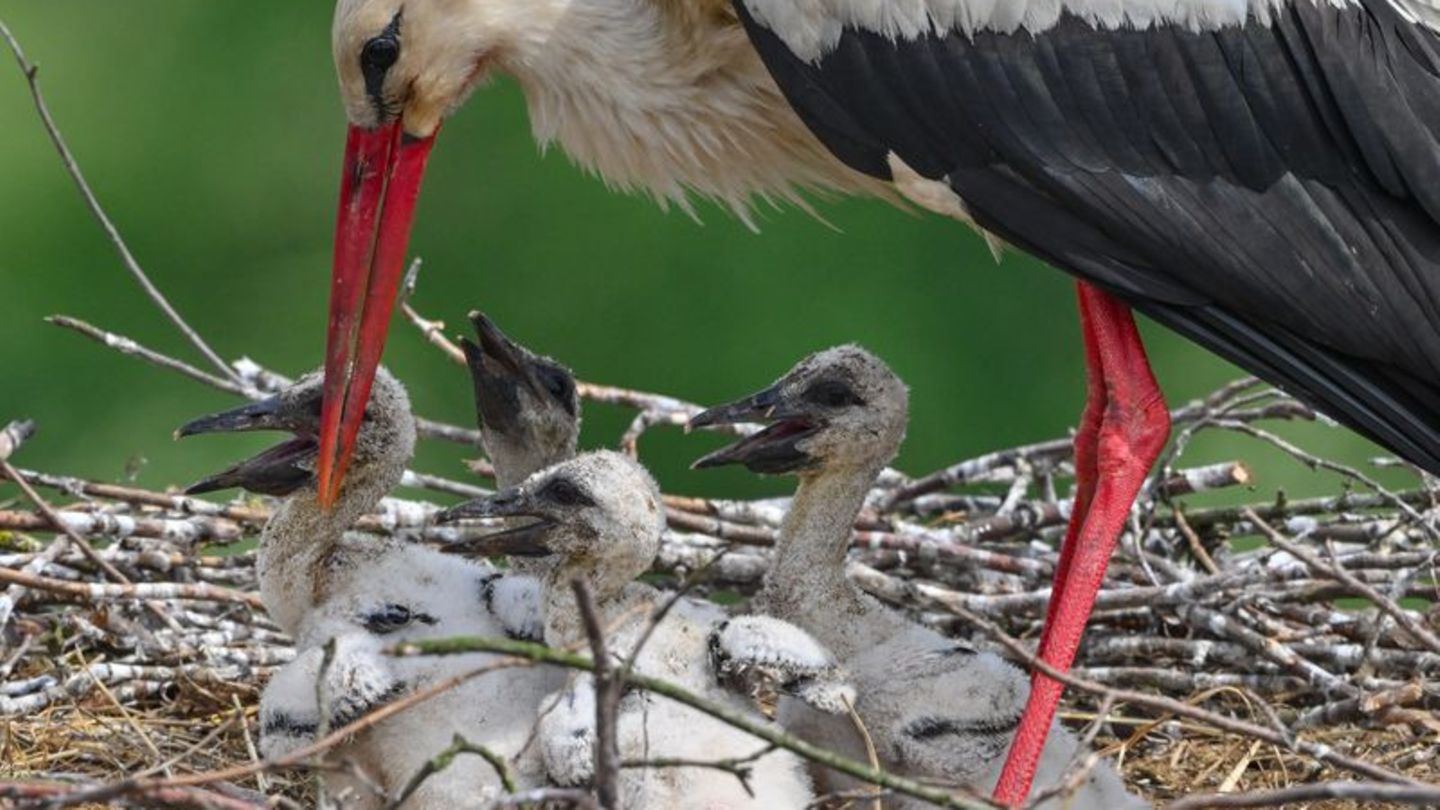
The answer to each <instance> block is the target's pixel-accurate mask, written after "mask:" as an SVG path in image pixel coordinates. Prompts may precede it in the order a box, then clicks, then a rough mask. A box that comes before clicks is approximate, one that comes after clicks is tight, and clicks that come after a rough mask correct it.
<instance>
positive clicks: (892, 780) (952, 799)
mask: <svg viewBox="0 0 1440 810" xmlns="http://www.w3.org/2000/svg"><path fill="white" fill-rule="evenodd" d="M389 652H390V653H391V654H393V655H400V656H407V655H456V654H460V653H471V652H489V653H498V654H501V655H511V656H517V657H521V658H526V659H529V660H531V661H536V662H539V663H544V664H552V665H555V666H562V667H567V668H569V669H577V670H581V671H584V672H594V671H595V663H594V662H593V661H592V660H591V659H589V658H586V657H584V656H582V655H578V654H576V653H572V652H567V651H565V650H555V649H551V648H550V647H546V646H543V645H540V644H534V643H530V642H525V641H514V640H511V639H500V638H480V637H473V636H465V637H459V638H448V639H427V640H424V641H415V642H406V643H402V644H399V645H397V646H395V647H393V648H391V649H390V650H389ZM624 682H625V683H626V684H627V685H629V686H634V687H637V688H639V689H644V690H646V691H649V692H654V693H655V694H657V695H661V696H663V697H667V698H670V699H671V700H674V701H677V702H679V703H681V704H683V705H686V706H689V707H690V708H692V709H695V710H697V711H700V712H704V713H705V714H708V715H710V716H711V717H714V718H715V719H716V720H719V721H720V722H722V723H726V724H728V725H730V726H734V727H735V728H738V729H740V730H741V731H744V732H746V733H748V734H750V735H751V736H753V737H757V738H759V739H761V740H764V741H765V742H768V743H770V744H772V745H774V746H775V747H777V748H783V749H785V750H787V751H791V752H794V753H795V754H797V755H799V756H801V757H803V758H805V759H808V760H810V761H812V762H817V763H819V764H821V765H824V766H826V767H828V768H832V769H834V770H837V771H840V772H841V773H844V774H847V775H849V776H852V777H854V778H856V779H859V780H861V781H863V782H867V783H869V784H874V785H880V786H881V787H886V788H890V789H892V790H894V791H895V792H897V793H903V794H905V795H907V796H913V797H915V798H917V799H922V800H924V801H927V802H930V803H932V804H936V805H939V806H940V807H948V808H956V809H958V810H992V809H993V808H994V807H995V805H994V804H992V803H991V802H989V801H986V800H984V799H979V798H972V797H969V796H962V795H955V794H952V793H949V792H947V791H944V790H940V789H937V788H933V787H930V786H929V785H924V784H921V783H919V782H916V781H914V780H911V779H906V778H905V777H902V776H896V775H895V774H892V773H889V772H887V771H884V770H881V769H878V768H872V767H870V766H869V765H866V764H865V763H863V762H859V761H857V760H853V759H850V758H849V757H845V756H841V755H839V754H836V753H834V752H832V751H828V750H826V749H824V748H820V747H819V746H815V745H812V744H810V743H807V742H805V741H804V740H801V739H800V738H798V737H794V736H791V735H789V734H787V733H785V732H783V731H780V730H779V729H778V728H776V727H774V726H773V725H770V724H768V723H760V722H756V721H755V720H752V719H751V718H749V717H747V716H746V715H745V714H744V713H743V712H739V711H736V710H734V709H732V708H730V707H728V706H725V705H722V704H718V703H714V702H711V701H709V700H706V699H705V698H702V697H700V696H698V695H695V694H693V693H692V692H690V691H688V690H685V689H682V688H680V687H678V686H676V685H674V684H672V683H669V682H668V681H662V680H660V679H658V678H651V677H649V676H646V675H641V674H638V673H630V674H628V675H625V676H624Z"/></svg>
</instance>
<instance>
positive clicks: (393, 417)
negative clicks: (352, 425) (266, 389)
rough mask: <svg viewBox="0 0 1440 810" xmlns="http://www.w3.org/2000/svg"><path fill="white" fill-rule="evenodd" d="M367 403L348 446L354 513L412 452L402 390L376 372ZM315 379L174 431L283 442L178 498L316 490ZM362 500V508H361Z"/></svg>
mask: <svg viewBox="0 0 1440 810" xmlns="http://www.w3.org/2000/svg"><path fill="white" fill-rule="evenodd" d="M375 381H376V385H375V397H374V399H373V400H372V401H371V402H370V403H369V404H368V406H367V407H365V409H364V410H363V412H362V413H361V417H360V421H361V425H362V429H361V431H360V433H359V436H358V440H357V441H356V443H355V475H354V476H352V478H351V480H350V481H349V482H348V483H347V485H346V495H345V497H346V498H347V499H349V500H354V501H355V502H356V503H358V504H359V506H360V507H361V508H368V507H369V506H372V505H373V504H374V502H375V501H378V500H379V499H380V498H381V497H382V496H383V495H384V494H385V493H387V492H389V491H390V490H391V489H392V488H394V486H395V485H396V484H398V483H399V482H400V477H401V476H402V475H403V474H404V471H405V465H406V463H408V462H409V460H410V457H411V455H413V453H414V449H415V419H414V417H413V416H412V415H411V413H410V398H409V396H408V395H407V394H406V393H405V386H404V385H402V384H401V383H400V381H399V380H397V379H395V378H394V377H393V376H391V375H390V373H389V372H387V371H385V370H384V369H383V368H382V369H380V370H379V372H378V374H377V376H376V380H375ZM321 389H322V382H321V376H320V374H318V373H311V374H306V375H305V376H303V377H301V378H300V379H298V380H296V381H295V383H294V384H292V385H291V386H290V387H289V388H286V389H285V390H283V391H281V392H279V393H277V394H275V395H274V396H271V397H269V398H267V399H263V400H260V401H258V402H252V403H250V404H248V405H242V406H240V407H238V408H232V409H231V410H228V411H222V412H220V413H216V414H211V415H209V416H202V417H200V418H199V419H194V420H192V421H190V422H187V423H186V424H185V425H183V426H181V427H180V429H179V430H177V431H175V436H176V438H181V437H185V436H194V435H197V434H201V433H237V432H248V431H278V432H283V433H289V434H290V438H289V439H287V440H285V441H283V442H281V443H280V444H277V445H275V446H274V447H272V448H270V449H269V450H266V451H264V452H262V453H260V454H259V455H257V456H255V457H253V458H250V459H247V460H245V461H242V462H240V463H239V464H236V465H234V466H232V467H230V468H228V469H226V470H224V471H222V472H219V473H216V474H215V475H212V476H209V477H208V478H205V479H204V480H202V481H199V482H197V483H195V484H192V485H191V486H190V487H189V488H188V489H186V494H191V495H193V494H198V493H201V492H213V491H215V490H221V489H229V488H231V487H239V488H241V489H245V490H248V491H250V492H255V493H260V494H265V495H277V496H286V495H291V494H295V493H298V492H301V491H303V490H307V489H309V490H310V491H311V492H313V491H314V489H313V488H314V487H315V485H316V480H315V467H316V463H315V462H316V449H317V446H318V438H319V434H320V417H321ZM362 501H368V502H364V503H361V502H362Z"/></svg>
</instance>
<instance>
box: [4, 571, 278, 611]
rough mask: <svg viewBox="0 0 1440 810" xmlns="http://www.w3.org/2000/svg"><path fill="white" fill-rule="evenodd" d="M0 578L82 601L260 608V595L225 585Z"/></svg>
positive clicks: (18, 574) (19, 574)
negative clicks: (201, 603) (148, 601)
mask: <svg viewBox="0 0 1440 810" xmlns="http://www.w3.org/2000/svg"><path fill="white" fill-rule="evenodd" d="M0 581H4V582H11V583H14V584H17V585H23V586H24V587H26V588H33V589H37V590H44V591H50V592H51V593H59V594H64V595H66V596H73V597H76V598H78V599H83V600H85V601H93V600H101V599H196V600H200V601H208V602H237V603H239V604H242V605H248V606H250V607H253V608H256V609H257V610H258V609H260V608H262V607H263V605H262V603H261V602H260V597H259V596H257V595H255V594H250V593H241V592H240V591H235V590H231V589H229V588H218V587H216V586H214V585H209V584H206V583H197V584H194V585H189V584H183V583H177V582H136V583H129V582H117V583H113V584H100V583H93V582H66V581H64V580H61V579H51V578H49V577H40V576H35V575H34V574H27V573H25V572H24V571H13V570H11V569H9V568H0Z"/></svg>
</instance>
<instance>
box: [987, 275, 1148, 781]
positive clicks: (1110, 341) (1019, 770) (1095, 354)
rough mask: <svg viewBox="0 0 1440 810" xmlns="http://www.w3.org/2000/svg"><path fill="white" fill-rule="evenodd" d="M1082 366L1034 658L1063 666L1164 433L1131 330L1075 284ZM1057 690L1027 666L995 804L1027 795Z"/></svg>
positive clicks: (1129, 321) (1110, 305)
mask: <svg viewBox="0 0 1440 810" xmlns="http://www.w3.org/2000/svg"><path fill="white" fill-rule="evenodd" d="M1078 293H1079V299H1080V325H1081V332H1082V334H1083V336H1084V340H1085V368H1086V372H1087V375H1088V377H1087V384H1086V397H1085V411H1084V413H1083V414H1082V415H1081V417H1080V426H1079V429H1078V430H1077V431H1076V433H1075V479H1076V490H1075V505H1074V507H1073V509H1072V510H1071V512H1070V523H1069V525H1068V527H1067V528H1066V531H1065V541H1064V545H1062V546H1061V548H1060V560H1059V562H1058V563H1057V564H1056V566H1055V582H1054V586H1053V587H1052V589H1051V592H1050V606H1049V609H1048V611H1047V612H1046V615H1045V629H1044V632H1043V633H1042V634H1041V636H1040V649H1039V657H1040V660H1042V661H1044V662H1046V663H1047V664H1050V665H1051V666H1053V667H1055V668H1056V669H1059V670H1061V671H1066V670H1069V669H1070V664H1071V663H1072V662H1073V661H1074V660H1075V652H1076V650H1077V649H1078V648H1079V646H1080V637H1081V636H1082V635H1084V633H1085V623H1086V622H1087V621H1089V619H1090V610H1091V608H1092V607H1093V606H1094V604H1095V594H1096V593H1097V592H1099V590H1100V584H1101V582H1102V581H1103V580H1104V578H1105V567H1106V566H1107V565H1108V564H1109V562H1110V555H1111V554H1112V553H1113V552H1114V550H1115V543H1116V541H1117V540H1118V539H1119V537H1120V532H1121V530H1122V529H1124V527H1125V521H1126V520H1127V519H1128V518H1129V515H1130V507H1131V506H1132V505H1133V504H1134V502H1135V497H1136V496H1137V495H1138V494H1139V493H1140V487H1141V485H1143V484H1144V482H1145V476H1146V475H1147V474H1148V473H1149V471H1150V466H1151V465H1152V464H1154V463H1155V459H1156V458H1158V457H1159V456H1160V451H1161V450H1162V449H1163V448H1164V447H1165V441H1166V439H1168V438H1169V436H1170V413H1169V411H1168V410H1167V409H1166V408H1165V400H1164V398H1163V396H1162V395H1161V393H1160V387H1159V386H1158V385H1156V384H1155V376H1154V374H1152V373H1151V371H1150V363H1149V361H1148V360H1147V359H1146V358H1145V346H1144V344H1143V343H1141V341H1140V333H1139V332H1138V331H1136V329H1135V319H1134V317H1133V316H1132V315H1131V314H1130V308H1129V307H1127V306H1126V305H1125V304H1124V303H1123V302H1121V301H1119V300H1117V299H1115V298H1112V297H1111V296H1110V295H1108V294H1106V293H1104V292H1102V291H1101V290H1099V289H1097V288H1095V287H1092V286H1090V285H1088V284H1085V283H1083V282H1082V283H1080V284H1079V285H1078ZM1062 691H1063V686H1062V685H1061V684H1060V682H1059V681H1056V680H1054V679H1052V678H1049V677H1046V676H1045V675H1043V674H1041V673H1039V672H1036V673H1035V675H1034V677H1033V678H1032V680H1031V687H1030V701H1029V702H1028V703H1027V704H1026V705H1025V714H1024V715H1023V716H1022V717H1021V718H1020V725H1019V727H1018V728H1017V729H1016V731H1015V740H1014V742H1012V743H1011V745H1010V756H1009V758H1008V759H1007V760H1006V761H1005V769H1004V770H1003V771H1002V772H1001V774H1000V781H999V783H998V784H996V786H995V796H994V798H995V800H996V801H997V802H1000V803H1001V804H1005V805H1009V806H1016V805H1019V804H1020V803H1022V802H1023V801H1024V800H1025V798H1026V797H1027V796H1028V795H1029V794H1030V783H1031V782H1032V781H1034V779H1035V768H1036V766H1037V765H1038V764H1039V762H1040V752H1041V751H1042V750H1043V749H1044V748H1045V740H1046V738H1047V737H1048V736H1049V734H1050V726H1051V724H1052V723H1053V722H1054V719H1055V709H1056V707H1057V706H1058V705H1059V703H1060V693H1061V692H1062Z"/></svg>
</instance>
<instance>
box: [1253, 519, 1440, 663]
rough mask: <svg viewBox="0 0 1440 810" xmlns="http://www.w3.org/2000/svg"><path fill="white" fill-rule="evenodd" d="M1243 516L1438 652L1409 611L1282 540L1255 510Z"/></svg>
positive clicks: (1439, 641)
mask: <svg viewBox="0 0 1440 810" xmlns="http://www.w3.org/2000/svg"><path fill="white" fill-rule="evenodd" d="M1245 516H1246V517H1248V518H1249V519H1250V521H1251V522H1252V523H1254V524H1255V525H1256V526H1258V527H1259V528H1260V531H1262V532H1264V533H1265V537H1266V538H1267V539H1269V541H1270V542H1271V543H1273V544H1274V545H1275V546H1277V547H1278V548H1280V549H1283V550H1284V551H1285V552H1286V553H1287V554H1289V555H1290V556H1292V557H1295V558H1297V559H1299V560H1300V561H1302V562H1304V563H1305V564H1306V565H1308V566H1310V567H1311V568H1313V569H1315V570H1316V571H1318V572H1320V573H1321V574H1324V575H1325V576H1327V577H1330V578H1331V579H1334V580H1337V581H1338V582H1341V583H1343V584H1344V585H1345V587H1347V588H1349V589H1350V590H1352V591H1354V593H1355V595H1357V596H1361V597H1364V598H1366V599H1369V600H1370V601H1371V602H1372V603H1374V605H1375V607H1376V608H1378V609H1379V610H1380V611H1381V612H1383V613H1384V614H1385V615H1387V616H1389V617H1390V618H1392V619H1394V620H1395V621H1396V622H1399V624H1400V626H1401V627H1404V628H1405V631H1406V632H1407V633H1409V634H1410V635H1411V636H1412V637H1414V638H1415V640H1417V641H1419V642H1420V643H1421V644H1424V645H1425V648H1426V649H1428V650H1430V652H1433V653H1440V638H1437V637H1436V636H1435V634H1434V633H1432V632H1430V631H1429V630H1427V629H1426V628H1425V627H1424V626H1423V625H1421V624H1420V622H1418V621H1416V619H1415V617H1414V616H1413V615H1411V613H1410V612H1409V611H1407V610H1405V609H1404V608H1402V607H1400V606H1399V605H1397V604H1395V600H1394V599H1391V598H1390V597H1388V596H1386V595H1385V594H1383V593H1380V592H1379V591H1377V590H1375V589H1374V588H1372V587H1370V586H1369V585H1366V584H1365V583H1363V582H1361V581H1360V580H1359V579H1356V578H1355V576H1354V575H1353V574H1351V573H1350V572H1349V571H1346V570H1345V569H1343V568H1340V567H1338V566H1333V565H1330V564H1328V563H1326V562H1325V561H1324V560H1321V559H1320V558H1319V557H1317V556H1315V555H1314V554H1312V553H1310V551H1309V550H1308V549H1305V548H1302V547H1301V546H1300V545H1299V544H1298V543H1292V542H1290V541H1289V540H1287V539H1285V536H1284V535H1282V534H1280V532H1278V531H1276V530H1275V528H1274V527H1273V526H1271V525H1270V524H1268V523H1266V522H1265V521H1263V520H1261V519H1260V516H1259V515H1257V514H1255V510H1253V509H1248V508H1247V509H1246V510H1245Z"/></svg>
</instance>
